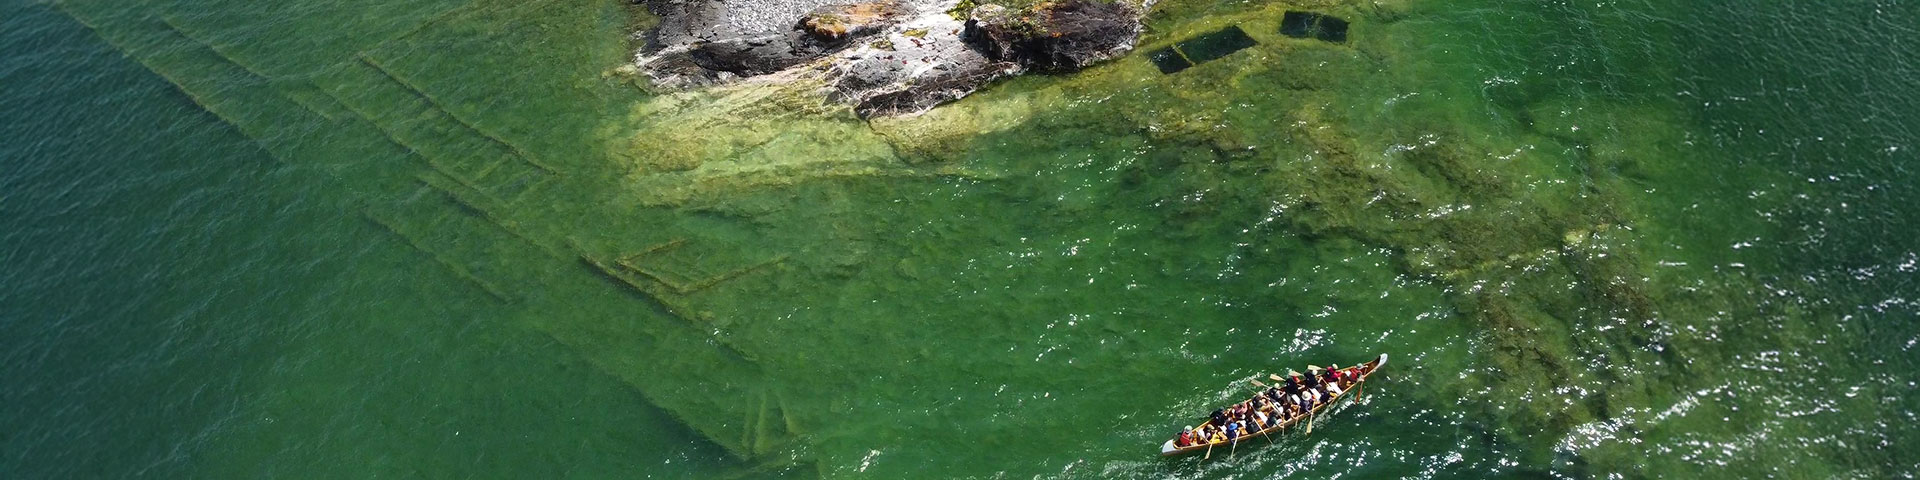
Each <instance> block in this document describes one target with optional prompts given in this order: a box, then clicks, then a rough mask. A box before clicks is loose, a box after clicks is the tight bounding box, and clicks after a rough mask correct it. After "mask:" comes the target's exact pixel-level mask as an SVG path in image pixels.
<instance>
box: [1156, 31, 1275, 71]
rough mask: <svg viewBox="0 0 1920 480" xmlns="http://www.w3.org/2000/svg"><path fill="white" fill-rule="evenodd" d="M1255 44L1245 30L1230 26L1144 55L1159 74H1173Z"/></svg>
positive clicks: (1256, 43)
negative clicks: (1157, 69)
mask: <svg viewBox="0 0 1920 480" xmlns="http://www.w3.org/2000/svg"><path fill="white" fill-rule="evenodd" d="M1259 44H1260V42H1257V41H1254V39H1253V37H1249V36H1247V32H1246V31H1245V30H1241V29H1240V27H1237V26H1230V27H1227V28H1222V29H1220V30H1218V31H1215V32H1213V33H1207V34H1203V35H1198V36H1195V37H1193V38H1189V39H1187V40H1185V41H1182V42H1180V43H1176V44H1173V46H1170V47H1167V48H1162V49H1159V50H1154V51H1153V53H1149V54H1147V55H1148V58H1149V59H1151V60H1152V61H1153V66H1155V67H1159V68H1160V73H1163V74H1173V73H1179V72H1180V71H1182V70H1186V69H1188V68H1192V67H1193V66H1194V65H1199V64H1201V63H1206V62H1209V61H1213V60H1218V59H1220V58H1221V57H1225V56H1227V55H1229V54H1232V53H1233V52H1238V51H1241V50H1245V49H1247V48H1248V47H1252V46H1254V45H1259Z"/></svg>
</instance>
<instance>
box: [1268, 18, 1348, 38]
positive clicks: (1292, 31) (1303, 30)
mask: <svg viewBox="0 0 1920 480" xmlns="http://www.w3.org/2000/svg"><path fill="white" fill-rule="evenodd" d="M1280 34H1281V35H1286V36H1289V37H1293V38H1308V37H1312V38H1317V39H1320V40H1324V41H1328V42H1333V43H1346V42H1347V21H1346V20H1342V19H1340V17H1335V16H1332V15H1324V14H1319V13H1314V12H1297V11H1288V12H1287V15H1286V17H1283V18H1281V19H1280Z"/></svg>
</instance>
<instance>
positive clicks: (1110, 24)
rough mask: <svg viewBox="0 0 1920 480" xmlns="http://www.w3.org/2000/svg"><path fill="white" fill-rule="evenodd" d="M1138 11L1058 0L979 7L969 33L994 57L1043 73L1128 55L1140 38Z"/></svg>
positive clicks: (1123, 5) (1085, 0)
mask: <svg viewBox="0 0 1920 480" xmlns="http://www.w3.org/2000/svg"><path fill="white" fill-rule="evenodd" d="M1139 15H1140V14H1139V13H1138V12H1136V11H1135V10H1134V8H1133V7H1132V6H1130V5H1128V4H1126V3H1121V2H1101V1H1094V0H1056V1H1047V2H1041V3H1039V4H1036V5H1034V6H1032V7H1030V8H1024V9H1018V10H1015V9H1009V8H1005V7H1001V6H999V5H983V6H980V7H979V8H976V9H974V12H973V18H972V19H971V20H968V21H967V37H968V40H969V41H971V42H972V43H974V44H976V45H978V46H979V47H980V49H981V50H982V51H984V52H986V53H987V55H988V56H989V57H992V58H993V59H995V60H1000V61H1008V62H1016V63H1019V64H1021V65H1024V66H1026V67H1027V68H1031V69H1034V70H1038V71H1043V72H1070V71H1074V70H1079V69H1080V68H1081V67H1085V66H1087V65H1091V64H1093V63H1095V62H1099V61H1101V60H1106V59H1109V58H1113V57H1115V56H1119V55H1120V54H1123V53H1126V52H1127V50H1130V49H1132V48H1133V40H1134V39H1135V38H1138V37H1139V36H1140V23H1139V21H1138V18H1139Z"/></svg>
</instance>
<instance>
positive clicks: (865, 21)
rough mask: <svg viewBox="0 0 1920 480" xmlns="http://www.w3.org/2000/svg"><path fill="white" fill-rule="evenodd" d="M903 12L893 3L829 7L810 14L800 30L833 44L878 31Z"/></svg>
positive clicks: (898, 4) (886, 0) (880, 2)
mask: <svg viewBox="0 0 1920 480" xmlns="http://www.w3.org/2000/svg"><path fill="white" fill-rule="evenodd" d="M899 13H900V3H899V2H895V1H892V0H884V1H875V2H865V3H853V4H846V5H828V6H825V7H820V8H816V9H813V11H811V12H807V15H806V16H805V17H802V18H801V19H800V27H801V28H803V29H806V31H807V33H809V34H812V35H813V38H815V39H819V40H821V41H827V42H832V41H838V40H844V39H846V38H847V37H853V36H860V35H866V34H869V33H873V32H877V31H879V30H880V29H881V28H884V27H886V26H887V23H888V21H890V20H892V19H894V17H897V16H899Z"/></svg>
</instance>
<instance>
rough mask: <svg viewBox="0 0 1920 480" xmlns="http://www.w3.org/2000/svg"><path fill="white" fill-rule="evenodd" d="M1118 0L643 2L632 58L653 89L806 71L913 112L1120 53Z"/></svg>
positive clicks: (840, 89)
mask: <svg viewBox="0 0 1920 480" xmlns="http://www.w3.org/2000/svg"><path fill="white" fill-rule="evenodd" d="M1130 1H1132V0H1119V1H1115V2H1107V1H1104V0H1053V1H1046V2H1041V3H1038V4H1034V5H1031V6H1029V7H1025V8H1020V9H1009V8H1004V7H1001V6H998V5H992V4H988V5H983V6H980V7H978V8H973V9H971V10H966V9H963V8H962V7H961V5H960V2H959V0H880V1H869V2H855V3H847V0H784V1H776V0H643V2H642V3H643V4H645V5H647V7H648V8H649V9H652V10H653V11H654V12H655V13H656V14H658V15H660V16H661V19H662V20H661V23H660V26H659V27H657V28H655V29H653V30H652V31H649V32H644V33H643V34H642V35H645V36H646V39H647V45H646V47H645V48H643V49H642V50H641V52H640V55H639V57H638V59H637V60H638V65H639V67H640V69H641V70H642V71H644V72H646V73H647V75H648V76H649V77H651V78H652V79H653V80H654V84H655V85H657V86H662V87H670V88H671V87H689V86H701V85H710V84H715V83H723V82H728V81H734V80H738V79H743V78H755V77H759V78H765V79H771V80H770V81H782V80H791V79H801V78H812V79H818V80H821V81H823V83H825V84H826V85H828V86H829V87H828V88H829V90H830V91H829V92H827V94H828V96H829V97H830V98H833V99H835V100H838V101H842V102H845V103H848V104H851V105H853V106H854V110H855V111H856V112H858V113H859V114H860V115H862V116H868V117H871V116H883V115H905V114H914V113H919V112H923V111H926V110H927V109H929V108H933V107H934V106H936V105H939V104H941V103H945V102H949V101H953V100H955V99H959V98H961V97H964V96H966V95H968V94H970V93H972V92H973V91H974V90H977V89H979V88H980V87H982V86H985V85H986V84H988V83H990V82H992V81H994V80H996V79H999V78H1003V77H1006V76H1009V75H1017V74H1020V73H1023V72H1026V71H1029V70H1032V71H1039V72H1048V73H1057V72H1070V71H1074V70H1077V69H1079V68H1082V67H1085V66H1087V65H1091V64H1093V63H1095V62H1099V61H1101V60H1106V59H1109V58H1113V57H1115V56H1118V55H1120V54H1124V53H1125V52H1127V51H1128V50H1129V49H1131V48H1132V47H1133V42H1134V40H1135V39H1136V38H1138V36H1139V34H1140V30H1141V24H1140V15H1141V11H1142V10H1143V7H1142V6H1141V4H1137V3H1130ZM967 5H972V2H968V3H967ZM776 73H777V75H769V74H776Z"/></svg>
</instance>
